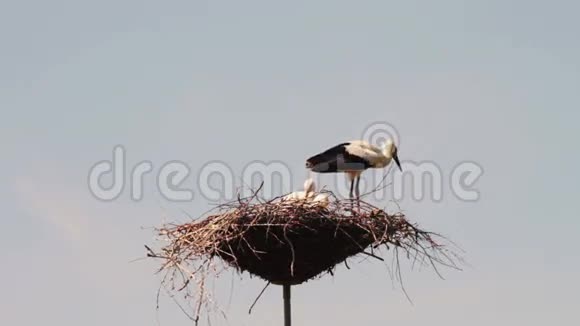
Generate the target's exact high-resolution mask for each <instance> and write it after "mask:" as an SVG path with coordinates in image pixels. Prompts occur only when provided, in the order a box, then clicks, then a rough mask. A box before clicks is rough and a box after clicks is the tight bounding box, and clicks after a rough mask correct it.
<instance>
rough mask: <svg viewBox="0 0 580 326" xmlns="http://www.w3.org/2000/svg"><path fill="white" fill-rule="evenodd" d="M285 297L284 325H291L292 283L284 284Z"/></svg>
mask: <svg viewBox="0 0 580 326" xmlns="http://www.w3.org/2000/svg"><path fill="white" fill-rule="evenodd" d="M283 287H284V288H283V295H282V296H283V298H284V326H291V324H292V320H291V317H290V312H291V309H290V285H289V284H284V285H283Z"/></svg>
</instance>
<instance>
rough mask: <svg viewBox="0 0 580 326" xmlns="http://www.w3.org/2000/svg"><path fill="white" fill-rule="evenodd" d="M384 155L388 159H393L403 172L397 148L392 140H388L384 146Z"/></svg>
mask: <svg viewBox="0 0 580 326" xmlns="http://www.w3.org/2000/svg"><path fill="white" fill-rule="evenodd" d="M383 155H385V156H386V157H387V159H393V160H394V161H395V163H397V166H398V167H399V170H401V171H403V169H402V168H401V163H400V162H399V155H398V149H397V146H396V145H395V143H394V142H393V140H392V139H390V138H389V139H387V141H386V142H385V143H384V144H383Z"/></svg>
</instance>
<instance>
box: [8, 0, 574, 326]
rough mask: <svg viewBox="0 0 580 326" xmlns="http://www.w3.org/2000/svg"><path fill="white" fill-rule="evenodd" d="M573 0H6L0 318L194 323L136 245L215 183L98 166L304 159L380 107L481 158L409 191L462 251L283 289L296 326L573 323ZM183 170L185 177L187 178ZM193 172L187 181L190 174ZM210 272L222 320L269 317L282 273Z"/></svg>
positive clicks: (414, 208) (386, 116) (452, 149)
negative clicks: (428, 193)
mask: <svg viewBox="0 0 580 326" xmlns="http://www.w3.org/2000/svg"><path fill="white" fill-rule="evenodd" d="M579 11H580V4H578V2H576V1H523V0H522V1H397V2H395V1H367V2H353V1H316V2H313V1H292V2H282V1H235V2H234V1H228V2H224V1H222V2H211V3H210V2H209V1H196V0H188V1H132V0H130V1H122V2H119V1H109V0H104V1H98V2H95V1H72V0H54V1H11V2H8V1H4V2H1V3H0V47H1V51H0V58H1V60H0V110H2V111H1V112H2V115H1V118H0V146H1V147H0V148H1V150H2V151H1V156H2V159H1V160H0V167H1V169H0V176H1V179H0V180H2V182H1V183H0V198H1V203H2V217H1V218H0V230H1V232H2V236H1V237H0V245H1V248H2V250H0V258H1V260H0V261H1V264H2V267H1V268H0V276H1V278H0V279H1V280H2V287H1V289H0V311H1V313H0V324H2V325H39V324H48V325H63V326H66V325H71V326H72V325H157V323H158V321H159V322H160V324H161V325H189V324H190V323H191V322H190V321H189V320H188V319H187V318H186V317H185V316H184V315H183V314H182V313H181V312H180V311H179V309H178V308H176V307H175V305H174V304H173V303H172V302H171V301H170V300H168V299H167V298H162V302H161V303H162V305H161V309H160V311H159V313H157V312H156V309H155V295H156V291H157V286H158V284H159V283H158V282H159V279H158V278H157V277H156V276H155V275H154V274H153V273H154V271H155V269H156V267H157V263H156V262H151V261H139V262H133V263H131V262H130V261H131V260H133V259H136V258H139V257H142V256H143V255H144V248H143V244H145V243H148V244H153V241H152V238H153V233H152V231H151V230H149V229H142V227H151V226H156V225H159V224H160V223H162V221H163V219H166V220H176V221H185V220H187V218H186V217H185V215H184V213H183V211H185V212H187V213H189V214H192V215H196V214H199V213H201V212H203V211H204V210H205V209H206V208H207V207H208V203H207V202H205V201H204V199H203V198H201V196H199V193H196V199H195V200H194V202H190V203H173V202H168V201H166V200H165V199H163V197H162V196H161V195H160V194H159V192H158V191H156V189H155V188H154V187H153V186H152V180H153V177H152V176H150V177H148V178H146V182H148V183H146V192H145V197H144V199H143V200H142V201H140V202H134V201H132V200H130V198H129V193H128V192H127V191H125V192H124V193H123V194H122V196H121V197H120V198H119V199H118V200H116V201H114V202H100V201H98V200H96V199H95V198H93V197H92V196H91V194H90V192H89V190H88V186H87V181H86V180H87V174H88V171H89V168H90V167H91V166H92V165H93V164H94V163H96V162H97V161H100V160H104V159H110V157H111V153H112V149H113V146H115V145H116V144H122V145H123V146H125V148H126V149H127V155H128V166H132V165H134V164H135V163H137V162H140V161H142V160H150V161H151V162H152V163H153V164H154V167H155V168H156V170H155V171H157V168H158V167H159V166H160V165H161V164H163V163H165V162H167V161H170V160H181V161H184V162H186V163H188V164H189V165H190V166H191V167H192V169H193V170H194V171H198V170H199V169H200V168H201V167H202V166H203V165H204V164H205V163H207V162H209V161H211V160H221V161H223V162H226V163H227V164H228V165H230V166H231V167H232V169H233V170H234V171H240V172H241V170H242V169H243V167H244V166H245V165H246V164H247V163H249V162H251V161H253V160H264V161H269V160H281V161H283V162H285V163H286V164H288V166H290V167H291V168H292V169H293V171H296V172H295V175H294V176H295V179H296V180H297V181H299V180H302V177H303V175H304V169H303V166H304V159H305V158H306V157H307V156H309V155H311V154H314V153H316V152H318V151H319V150H322V149H324V148H326V147H328V146H329V145H333V144H335V143H336V142H338V141H343V140H349V139H353V138H358V137H359V136H360V134H361V133H362V131H363V129H364V128H365V127H366V126H367V125H368V124H370V123H373V122H376V121H387V122H389V123H391V124H393V125H394V126H396V128H397V129H398V131H399V132H400V134H401V139H402V146H401V149H400V156H401V159H402V160H413V161H424V160H430V161H434V162H436V163H437V164H438V165H439V166H440V167H441V169H442V171H443V172H444V173H445V175H448V173H449V172H450V171H451V169H452V168H453V166H455V164H457V163H459V162H461V161H464V160H472V161H475V162H477V163H478V164H480V165H481V166H482V167H483V168H484V171H485V172H484V175H483V176H482V177H481V178H480V180H479V181H478V183H477V184H476V187H477V189H478V190H479V191H480V193H481V198H480V200H479V201H477V202H462V201H460V200H458V199H457V198H455V197H454V196H453V195H452V193H451V192H450V191H449V188H448V183H446V184H445V185H444V186H445V188H444V191H445V192H444V198H443V201H441V202H438V203H437V202H433V201H431V200H428V199H425V200H423V201H419V202H417V201H413V200H411V199H410V198H409V199H406V200H403V201H402V202H401V203H400V204H401V206H402V207H403V208H404V209H405V212H406V214H407V215H408V216H409V217H410V218H411V219H413V221H416V222H418V223H420V224H421V225H424V226H425V227H428V228H431V229H433V230H436V231H439V232H441V233H443V234H446V235H448V236H449V237H450V238H451V239H453V240H454V241H456V242H458V243H459V244H460V245H461V246H462V247H463V248H464V249H465V250H466V257H467V258H468V260H469V262H470V264H471V265H470V266H469V267H467V268H466V269H465V271H463V272H454V271H445V272H444V274H445V276H446V280H441V279H439V278H437V276H436V275H435V274H434V273H433V272H432V271H430V270H421V271H418V270H415V271H411V272H408V273H406V277H405V284H406V289H407V291H408V293H409V295H410V296H411V297H412V299H413V302H414V304H413V305H411V304H410V303H409V302H408V301H407V300H406V298H405V296H404V294H403V293H402V292H401V290H400V289H399V288H396V287H395V288H393V284H392V282H391V281H390V280H389V277H388V273H387V271H386V269H385V267H384V265H383V264H381V263H380V262H376V261H365V262H361V263H357V261H358V259H356V260H354V261H351V264H350V265H351V267H352V269H351V270H346V269H345V268H344V267H339V269H338V271H337V273H336V276H335V278H325V279H322V280H319V281H315V282H310V283H307V284H305V285H303V286H300V287H297V288H296V289H295V290H294V293H293V295H294V303H293V309H294V310H293V312H294V315H293V317H294V321H295V324H296V325H336V326H346V325H355V324H361V325H378V324H387V323H392V324H397V325H399V326H407V325H408V326H414V325H425V324H426V323H430V324H436V325H443V324H445V325H449V326H455V325H457V326H459V325H466V324H468V325H490V323H492V324H493V325H524V324H525V325H546V324H555V325H575V324H579V322H580V320H579V318H578V314H577V311H576V310H577V308H578V302H579V301H578V292H579V291H580V282H579V281H578V275H580V261H579V259H578V258H579V256H578V248H579V245H578V241H577V239H576V236H577V234H578V231H580V222H579V219H578V217H579V216H578V208H577V206H578V202H577V200H578V198H579V194H580V193H579V191H578V185H577V183H578V181H579V180H580V178H579V177H580V174H579V173H578V171H577V167H578V166H579V164H580V154H579V151H578V140H579V139H580V137H579V136H580V134H579V132H578V128H577V126H576V124H577V122H578V120H579V118H580V114H579V113H578V112H579V111H578V108H579V106H580V59H579V58H580V45H579V42H578V39H579V35H578V34H579V31H580V22H579V21H578V12H579ZM195 183H196V180H195V175H193V176H190V177H189V178H188V180H187V182H186V183H185V185H186V186H191V187H194V186H195ZM194 189H195V188H194ZM230 279H231V276H230V275H224V277H223V278H221V279H219V280H218V282H217V284H218V285H217V295H218V297H219V298H221V299H220V300H221V301H220V302H221V303H222V304H223V306H224V308H225V309H227V310H226V312H227V313H228V316H229V319H228V321H224V320H223V319H221V318H219V317H218V318H214V320H213V322H214V325H252V326H265V325H273V324H274V325H275V324H277V323H280V324H281V323H282V317H281V312H282V305H281V304H282V302H281V289H279V288H276V287H271V288H270V289H269V290H268V291H267V292H266V294H265V296H264V297H263V298H262V300H261V301H260V303H259V304H258V306H257V307H256V308H255V311H254V313H253V314H252V315H250V316H248V314H247V308H248V307H249V305H250V304H251V303H252V301H253V299H254V298H255V296H256V294H257V293H258V292H259V291H260V290H261V288H262V286H263V282H260V281H258V280H256V279H249V278H248V277H242V278H239V277H235V282H234V291H233V293H234V294H233V297H232V299H231V304H229V305H228V301H229V293H230V289H229V286H230V283H231V282H230Z"/></svg>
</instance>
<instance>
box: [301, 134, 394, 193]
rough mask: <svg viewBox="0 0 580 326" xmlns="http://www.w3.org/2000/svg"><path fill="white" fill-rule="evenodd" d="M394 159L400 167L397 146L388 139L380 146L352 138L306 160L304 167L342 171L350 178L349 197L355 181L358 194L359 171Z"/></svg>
mask: <svg viewBox="0 0 580 326" xmlns="http://www.w3.org/2000/svg"><path fill="white" fill-rule="evenodd" d="M392 160H394V161H395V163H397V166H398V167H399V170H401V171H402V169H401V163H399V157H398V156H397V146H395V144H394V143H393V141H392V140H391V139H388V140H387V141H386V142H385V143H384V144H383V146H382V147H381V148H379V147H377V146H373V145H371V144H369V143H368V142H366V141H364V140H353V141H350V142H346V143H342V144H339V145H336V146H334V147H332V148H329V149H327V150H326V151H324V152H322V153H320V154H317V155H314V156H312V157H310V158H308V159H307V160H306V168H307V169H310V170H311V171H313V172H318V173H335V172H344V173H346V174H347V176H348V178H349V180H350V193H349V197H350V198H351V199H352V198H353V193H352V192H353V188H355V181H356V190H355V191H356V196H357V198H358V197H359V196H360V192H359V191H360V190H359V182H360V175H361V173H362V172H363V171H364V170H366V169H369V168H384V167H386V166H387V165H389V164H390V163H391V161H392Z"/></svg>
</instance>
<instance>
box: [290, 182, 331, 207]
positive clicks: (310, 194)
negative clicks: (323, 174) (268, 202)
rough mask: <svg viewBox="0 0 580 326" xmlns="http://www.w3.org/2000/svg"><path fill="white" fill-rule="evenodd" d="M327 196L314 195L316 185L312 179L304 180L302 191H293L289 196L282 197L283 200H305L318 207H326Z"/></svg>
mask: <svg viewBox="0 0 580 326" xmlns="http://www.w3.org/2000/svg"><path fill="white" fill-rule="evenodd" d="M329 196H330V195H329V194H325V193H324V194H323V193H318V194H317V193H316V185H315V184H314V180H312V178H308V179H306V181H304V191H295V192H293V193H291V194H288V195H286V196H284V197H283V200H297V201H300V200H307V201H311V202H314V203H316V204H319V205H323V206H326V205H328V197H329Z"/></svg>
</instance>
